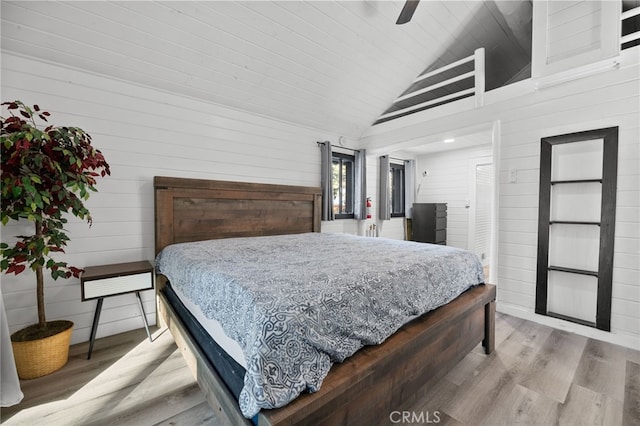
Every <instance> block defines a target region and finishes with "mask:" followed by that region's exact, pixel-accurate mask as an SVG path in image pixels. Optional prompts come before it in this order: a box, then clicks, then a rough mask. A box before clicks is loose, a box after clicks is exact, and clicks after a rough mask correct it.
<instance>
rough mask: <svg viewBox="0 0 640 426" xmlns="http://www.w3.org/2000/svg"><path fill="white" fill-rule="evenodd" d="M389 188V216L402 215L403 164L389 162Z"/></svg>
mask: <svg viewBox="0 0 640 426" xmlns="http://www.w3.org/2000/svg"><path fill="white" fill-rule="evenodd" d="M389 190H390V191H391V217H404V164H394V163H391V164H390V166H389Z"/></svg>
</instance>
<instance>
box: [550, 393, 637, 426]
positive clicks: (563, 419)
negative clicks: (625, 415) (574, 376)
mask: <svg viewBox="0 0 640 426" xmlns="http://www.w3.org/2000/svg"><path fill="white" fill-rule="evenodd" d="M557 424H560V425H576V426H578V425H603V426H608V425H625V426H626V425H627V423H623V422H622V403H621V402H620V401H617V400H615V399H613V398H610V397H608V396H607V395H603V394H601V393H599V392H594V391H592V390H591V389H587V388H585V387H582V386H580V385H577V384H575V383H574V384H572V385H571V389H570V390H569V393H568V394H567V398H566V402H565V403H564V404H561V405H560V406H559V411H558V421H557Z"/></svg>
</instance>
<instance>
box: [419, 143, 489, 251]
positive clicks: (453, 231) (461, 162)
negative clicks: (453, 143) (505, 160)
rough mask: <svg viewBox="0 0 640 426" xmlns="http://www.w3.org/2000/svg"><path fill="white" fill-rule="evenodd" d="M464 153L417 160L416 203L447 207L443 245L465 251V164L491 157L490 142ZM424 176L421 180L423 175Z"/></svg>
mask: <svg viewBox="0 0 640 426" xmlns="http://www.w3.org/2000/svg"><path fill="white" fill-rule="evenodd" d="M487 142H488V143H489V144H488V145H481V146H477V147H472V148H466V149H456V150H452V151H445V152H436V153H433V154H428V155H423V156H420V157H418V160H417V162H416V164H417V169H418V176H419V177H418V180H417V182H416V187H417V188H418V194H417V196H416V202H417V203H447V245H448V246H453V247H460V248H463V249H467V248H468V247H467V246H468V237H469V209H468V208H466V207H465V205H466V202H467V201H468V200H471V194H470V193H469V179H470V178H471V176H469V161H470V160H472V159H476V158H482V157H491V153H492V146H491V144H490V143H491V141H487ZM425 171H426V172H427V176H423V172H425Z"/></svg>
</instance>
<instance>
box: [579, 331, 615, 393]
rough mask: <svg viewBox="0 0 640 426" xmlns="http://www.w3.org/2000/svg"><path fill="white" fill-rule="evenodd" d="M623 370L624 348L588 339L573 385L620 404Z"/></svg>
mask: <svg viewBox="0 0 640 426" xmlns="http://www.w3.org/2000/svg"><path fill="white" fill-rule="evenodd" d="M625 370H626V362H625V351H624V348H621V347H619V346H615V345H610V344H605V343H604V342H600V341H597V340H593V339H589V340H588V342H587V345H586V347H585V349H584V352H583V354H582V358H581V359H580V364H579V365H578V368H577V370H576V375H575V378H574V383H576V384H577V385H580V386H582V387H585V388H587V389H591V390H592V391H594V392H597V393H601V394H606V395H609V396H610V397H612V398H614V399H616V400H618V401H620V402H622V401H623V400H624V390H625V374H626V373H625Z"/></svg>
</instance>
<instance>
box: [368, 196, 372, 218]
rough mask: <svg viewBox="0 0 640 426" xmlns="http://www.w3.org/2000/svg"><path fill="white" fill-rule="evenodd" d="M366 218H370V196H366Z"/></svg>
mask: <svg viewBox="0 0 640 426" xmlns="http://www.w3.org/2000/svg"><path fill="white" fill-rule="evenodd" d="M367 219H371V197H367Z"/></svg>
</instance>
